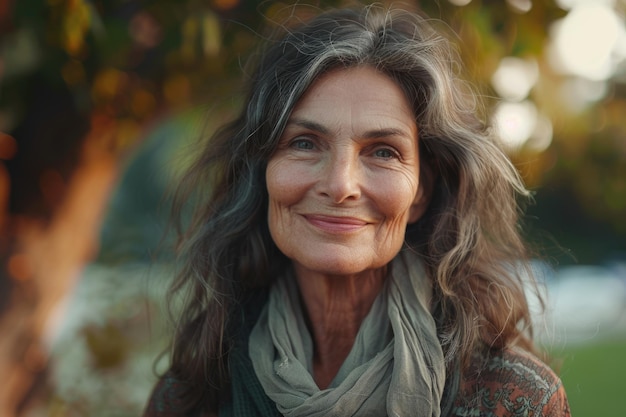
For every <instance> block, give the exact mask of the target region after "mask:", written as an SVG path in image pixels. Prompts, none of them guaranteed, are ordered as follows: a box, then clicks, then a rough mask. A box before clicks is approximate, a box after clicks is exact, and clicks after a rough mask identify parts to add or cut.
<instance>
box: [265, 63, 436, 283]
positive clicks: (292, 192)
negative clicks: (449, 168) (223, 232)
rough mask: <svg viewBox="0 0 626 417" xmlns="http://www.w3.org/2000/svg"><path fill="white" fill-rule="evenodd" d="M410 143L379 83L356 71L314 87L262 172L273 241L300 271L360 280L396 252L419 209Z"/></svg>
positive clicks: (403, 107)
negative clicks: (353, 276)
mask: <svg viewBox="0 0 626 417" xmlns="http://www.w3.org/2000/svg"><path fill="white" fill-rule="evenodd" d="M417 141H418V130H417V125H416V123H415V119H414V117H413V112H412V110H411V107H410V106H409V104H408V102H407V99H406V97H405V95H404V93H403V91H402V90H401V89H400V88H399V86H398V85H397V84H396V83H395V82H394V81H393V80H392V79H391V78H389V77H387V76H386V75H383V74H382V73H380V72H377V71H376V70H375V69H373V68H371V67H355V68H349V69H338V70H334V71H331V72H329V73H327V74H325V75H323V76H321V77H320V78H319V79H317V80H316V82H314V83H313V85H312V86H311V87H310V88H309V90H308V91H307V93H306V94H305V95H304V96H303V97H302V98H301V100H300V101H299V102H298V104H297V105H296V107H295V108H294V111H293V113H292V115H291V118H290V119H289V122H288V124H287V127H286V128H285V131H284V133H283V135H282V136H281V138H280V142H279V145H278V148H277V150H276V151H275V153H274V154H273V156H272V157H271V158H270V160H269V162H268V166H267V171H266V180H267V191H268V193H269V214H268V222H269V229H270V233H271V235H272V238H273V239H274V242H275V243H276V245H277V246H278V248H279V249H280V250H281V251H282V252H283V253H284V254H285V255H286V256H287V257H289V258H290V259H291V260H292V261H293V262H294V263H295V265H296V268H297V270H309V271H315V272H319V273H323V274H330V275H353V274H359V273H361V272H364V271H367V270H372V269H376V268H380V267H383V266H384V265H386V264H387V263H388V262H389V261H390V260H391V259H392V258H393V257H394V256H395V255H396V254H397V253H398V251H399V250H400V248H401V247H402V244H403V241H404V234H405V230H406V226H407V224H408V223H411V222H414V221H416V220H417V219H418V218H419V216H421V214H422V212H423V210H424V207H425V204H426V203H425V201H424V200H425V198H424V193H423V192H422V188H421V187H420V184H419V172H420V164H419V153H418V143H417Z"/></svg>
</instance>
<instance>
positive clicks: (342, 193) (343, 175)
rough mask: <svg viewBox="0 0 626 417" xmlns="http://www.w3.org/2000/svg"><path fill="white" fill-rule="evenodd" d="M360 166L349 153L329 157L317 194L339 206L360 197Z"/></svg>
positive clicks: (357, 159)
mask: <svg viewBox="0 0 626 417" xmlns="http://www.w3.org/2000/svg"><path fill="white" fill-rule="evenodd" d="M361 169H362V168H361V164H360V161H359V158H358V156H354V155H352V154H351V153H350V152H339V153H336V154H333V155H329V156H328V158H327V159H326V161H325V163H324V167H323V170H322V172H321V177H320V180H319V181H318V192H319V193H320V194H321V195H323V196H324V197H327V198H330V199H331V200H332V202H333V203H335V204H340V203H343V202H345V201H349V200H356V199H358V198H359V197H360V196H361V185H360V184H361Z"/></svg>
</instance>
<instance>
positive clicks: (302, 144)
mask: <svg viewBox="0 0 626 417" xmlns="http://www.w3.org/2000/svg"><path fill="white" fill-rule="evenodd" d="M289 146H290V147H292V148H294V149H299V150H304V151H309V150H312V149H315V145H314V144H313V141H312V140H310V139H304V138H298V139H294V140H293V141H291V143H290V144H289Z"/></svg>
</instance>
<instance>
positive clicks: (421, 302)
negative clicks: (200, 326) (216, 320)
mask: <svg viewBox="0 0 626 417" xmlns="http://www.w3.org/2000/svg"><path fill="white" fill-rule="evenodd" d="M431 293H432V290H431V286H430V282H429V280H428V278H427V277H426V274H425V273H424V269H423V267H422V265H421V262H420V261H419V259H418V258H417V257H416V256H415V255H414V254H412V253H410V252H409V251H408V250H405V251H402V252H401V253H400V254H399V255H398V256H396V258H395V259H394V260H393V261H392V263H391V268H390V275H389V276H388V277H387V281H386V283H385V286H384V288H383V290H382V291H381V293H380V294H379V295H378V297H377V298H376V300H375V301H374V304H373V305H372V307H371V309H370V311H369V313H368V315H367V316H366V317H365V319H364V321H363V323H362V325H361V327H360V329H359V332H358V334H357V337H356V340H355V342H354V345H353V347H352V350H351V351H350V353H349V355H348V357H347V358H346V360H345V362H344V363H343V365H342V366H341V368H340V370H339V372H338V373H337V375H336V377H335V378H334V380H333V381H332V382H331V384H330V386H329V387H328V388H327V389H324V390H320V389H319V388H318V387H317V385H316V383H315V381H314V379H313V375H312V374H313V341H312V339H311V335H310V333H309V331H308V329H307V326H306V324H305V319H304V315H303V311H302V307H301V306H300V302H299V295H298V287H297V282H296V279H295V277H294V276H293V275H292V274H287V275H286V276H284V277H281V278H280V279H278V280H277V281H276V283H275V284H274V286H273V287H272V289H271V290H270V294H269V300H268V303H267V304H266V306H265V308H264V309H263V311H262V312H261V315H260V317H259V320H258V321H257V323H256V325H255V327H254V328H253V329H252V333H251V334H250V338H249V343H248V353H249V356H250V359H251V361H252V364H253V367H254V371H255V373H256V376H257V377H258V379H259V381H260V383H261V385H262V387H263V389H264V391H265V394H266V395H267V396H268V397H269V398H270V399H271V400H273V401H274V402H275V403H276V405H277V407H278V411H279V412H280V413H281V414H283V415H285V416H293V417H295V416H298V417H300V416H306V417H313V416H316V417H317V416H320V417H321V416H341V417H343V416H353V415H359V416H407V415H413V416H423V417H431V416H433V417H439V415H440V402H441V397H442V394H443V390H444V384H445V378H446V376H445V363H444V355H443V352H442V349H441V345H440V343H439V341H438V339H437V334H436V327H435V321H434V319H433V317H432V315H431V313H430V311H429V304H430V297H431Z"/></svg>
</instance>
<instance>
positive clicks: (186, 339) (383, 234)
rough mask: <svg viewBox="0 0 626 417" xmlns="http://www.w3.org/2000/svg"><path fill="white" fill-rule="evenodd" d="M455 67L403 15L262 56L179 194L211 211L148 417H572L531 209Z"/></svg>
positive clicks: (344, 22) (202, 217) (324, 27)
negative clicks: (530, 235) (538, 321)
mask: <svg viewBox="0 0 626 417" xmlns="http://www.w3.org/2000/svg"><path fill="white" fill-rule="evenodd" d="M457 67H458V65H457V60H456V59H455V56H454V53H453V51H452V49H451V47H450V45H449V42H448V41H446V40H445V39H444V38H443V37H442V36H441V35H440V34H438V33H437V32H436V31H435V30H434V29H432V28H431V27H430V25H429V24H428V22H427V21H426V20H424V19H423V18H420V17H418V16H416V15H414V14H412V13H409V12H406V11H401V10H391V11H387V10H382V9H379V8H376V7H366V8H363V9H355V10H353V9H349V10H335V11H330V12H327V13H325V14H322V15H320V16H318V17H316V18H314V19H312V20H311V21H309V22H307V23H304V24H301V25H300V26H299V27H296V28H292V29H290V30H287V33H286V34H285V35H284V36H283V37H282V38H280V39H279V40H277V41H275V42H274V43H272V44H270V46H269V47H268V49H267V50H266V51H265V52H264V54H263V55H262V59H261V62H260V63H259V65H258V68H257V70H256V72H254V74H253V76H252V80H251V85H250V87H249V95H248V97H247V100H246V105H245V107H244V109H243V111H242V112H241V114H240V116H239V117H238V118H237V119H236V120H234V121H233V122H232V123H230V124H228V125H226V126H225V127H224V128H223V129H222V130H220V131H219V132H217V133H216V135H214V137H213V138H212V140H211V142H209V144H208V145H207V146H206V147H205V148H204V149H203V152H202V154H201V155H200V157H199V158H198V161H197V162H196V164H195V165H194V166H193V167H192V168H191V170H190V172H189V174H188V175H187V177H186V178H185V181H184V182H183V186H184V187H186V188H181V189H180V190H179V192H180V195H179V199H178V201H179V203H178V206H177V210H178V211H182V206H183V204H184V203H185V202H188V201H189V200H190V197H189V194H191V193H192V192H193V191H196V192H197V191H200V192H201V194H204V195H200V196H196V197H195V198H196V199H198V198H200V200H199V201H197V203H198V207H199V208H198V210H196V213H195V217H194V220H193V222H192V224H191V225H190V226H189V228H188V231H189V232H188V234H186V235H185V236H184V238H183V239H182V240H181V247H180V249H181V254H182V256H183V259H184V262H183V265H182V268H181V271H180V274H179V275H178V279H177V281H176V283H175V285H174V288H173V290H174V291H173V293H175V294H177V293H182V294H184V295H185V299H184V301H185V302H184V308H183V313H182V318H181V321H180V327H179V329H178V332H177V333H176V335H175V338H174V341H173V346H172V362H171V367H170V369H169V371H168V372H167V374H166V375H165V376H164V377H163V378H162V379H161V381H160V382H159V384H158V385H157V387H156V388H155V390H154V392H153V396H152V398H151V400H150V403H149V404H148V407H147V410H146V413H145V415H146V416H197V415H198V416H199V415H220V416H231V415H232V416H257V415H258V416H273V415H276V416H278V415H289V416H349V415H364V416H379V415H394V416H407V415H416V416H440V415H441V416H448V415H450V416H467V415H495V416H505V415H506V416H508V415H535V416H568V415H569V409H568V404H567V400H566V397H565V393H564V391H563V387H562V385H561V383H560V381H559V379H558V378H557V377H556V376H555V375H554V374H553V373H552V372H551V371H550V369H549V368H548V367H547V366H546V365H544V364H543V363H541V362H540V361H539V360H538V359H536V358H535V357H534V356H533V354H532V353H531V352H532V341H531V339H530V336H529V330H530V329H529V327H530V321H529V311H528V305H527V303H526V300H525V295H524V288H523V285H522V277H527V276H528V274H529V271H530V269H529V267H525V266H524V265H525V262H526V261H527V259H528V255H527V251H526V249H525V246H524V243H523V242H522V240H521V238H520V236H519V232H518V228H517V226H518V225H517V223H518V212H519V210H518V206H517V203H516V198H517V196H518V195H521V196H526V195H527V192H526V191H525V189H524V187H523V185H522V183H521V181H520V179H519V177H518V175H517V173H516V170H515V169H514V167H513V166H512V165H511V163H510V162H509V161H508V160H507V158H506V156H505V155H504V154H503V152H502V151H501V150H500V149H499V148H498V146H496V144H494V141H493V140H492V138H491V137H490V136H489V134H488V130H487V129H486V126H485V124H484V123H483V122H482V121H481V120H480V119H479V118H478V117H477V103H476V96H474V95H471V94H470V91H469V90H468V88H467V86H466V85H465V84H463V83H461V82H460V81H459V77H458V75H457V74H456V73H455V68H457ZM185 189H186V190H190V192H188V193H186V192H185ZM194 201H196V200H194Z"/></svg>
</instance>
